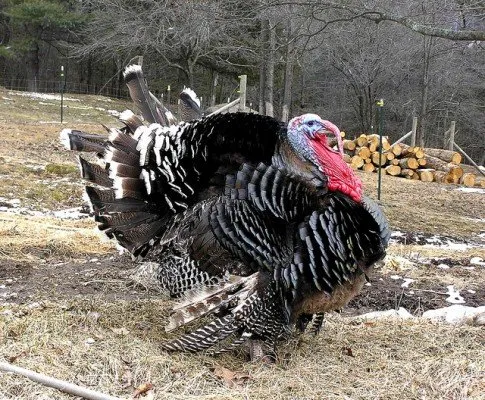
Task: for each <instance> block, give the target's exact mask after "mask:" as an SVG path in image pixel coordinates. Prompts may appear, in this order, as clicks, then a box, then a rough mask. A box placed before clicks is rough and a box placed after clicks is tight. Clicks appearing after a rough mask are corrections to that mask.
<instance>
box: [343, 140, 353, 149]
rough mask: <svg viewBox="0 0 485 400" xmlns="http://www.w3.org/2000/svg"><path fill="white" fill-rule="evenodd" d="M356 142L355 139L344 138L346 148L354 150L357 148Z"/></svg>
mask: <svg viewBox="0 0 485 400" xmlns="http://www.w3.org/2000/svg"><path fill="white" fill-rule="evenodd" d="M355 147H356V146H355V143H354V141H353V140H344V149H345V150H350V151H353V150H355Z"/></svg>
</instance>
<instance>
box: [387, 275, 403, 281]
mask: <svg viewBox="0 0 485 400" xmlns="http://www.w3.org/2000/svg"><path fill="white" fill-rule="evenodd" d="M389 278H391V279H394V280H398V279H402V277H401V276H399V275H391V276H390V277H389Z"/></svg>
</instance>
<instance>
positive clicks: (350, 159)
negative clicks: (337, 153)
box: [343, 153, 352, 164]
mask: <svg viewBox="0 0 485 400" xmlns="http://www.w3.org/2000/svg"><path fill="white" fill-rule="evenodd" d="M343 159H344V161H345V162H346V163H347V164H350V162H351V161H352V157H351V156H349V155H348V154H346V153H344V155H343Z"/></svg>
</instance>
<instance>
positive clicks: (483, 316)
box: [422, 304, 485, 325]
mask: <svg viewBox="0 0 485 400" xmlns="http://www.w3.org/2000/svg"><path fill="white" fill-rule="evenodd" d="M422 317H423V318H426V319H429V320H432V321H436V322H447V323H449V324H457V325H462V324H466V323H468V324H473V325H484V324H485V306H482V307H467V306H462V305H457V304H456V305H453V306H450V307H444V308H438V309H436V310H428V311H425V312H424V313H423V315H422Z"/></svg>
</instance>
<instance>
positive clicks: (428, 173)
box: [416, 169, 436, 182]
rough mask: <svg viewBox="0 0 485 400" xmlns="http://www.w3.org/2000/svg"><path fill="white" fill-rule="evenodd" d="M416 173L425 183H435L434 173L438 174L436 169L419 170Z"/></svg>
mask: <svg viewBox="0 0 485 400" xmlns="http://www.w3.org/2000/svg"><path fill="white" fill-rule="evenodd" d="M416 172H417V173H418V175H419V179H421V180H422V181H423V182H433V181H434V173H435V172H436V171H435V170H434V169H418V170H416Z"/></svg>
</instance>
